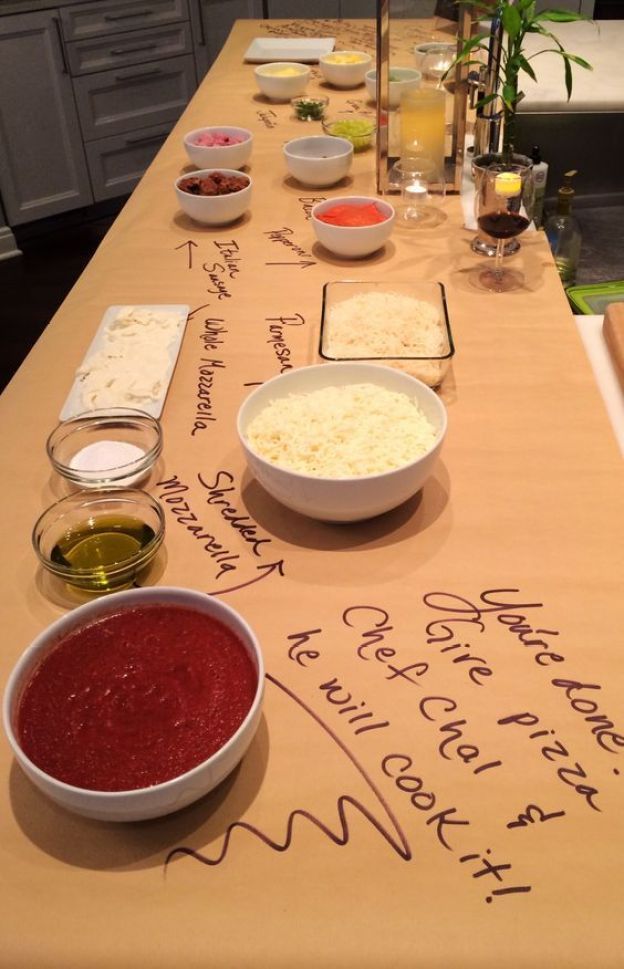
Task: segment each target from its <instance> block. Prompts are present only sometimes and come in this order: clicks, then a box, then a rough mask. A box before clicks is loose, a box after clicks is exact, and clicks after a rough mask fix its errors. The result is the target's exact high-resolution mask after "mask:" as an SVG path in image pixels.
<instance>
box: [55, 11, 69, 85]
mask: <svg viewBox="0 0 624 969" xmlns="http://www.w3.org/2000/svg"><path fill="white" fill-rule="evenodd" d="M52 20H53V21H54V26H55V27H56V35H57V37H58V42H59V47H60V48H61V61H62V62H63V74H69V71H68V69H67V58H66V57H65V46H64V44H63V34H62V33H61V24H60V22H59V19H58V17H52Z"/></svg>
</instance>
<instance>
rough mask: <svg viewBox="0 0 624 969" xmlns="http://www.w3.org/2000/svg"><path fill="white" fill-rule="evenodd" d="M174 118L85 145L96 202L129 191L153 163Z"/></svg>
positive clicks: (125, 193)
mask: <svg viewBox="0 0 624 969" xmlns="http://www.w3.org/2000/svg"><path fill="white" fill-rule="evenodd" d="M172 125H173V122H169V124H165V125H155V126H153V127H151V128H143V129H142V130H141V131H138V132H136V134H133V135H114V136H113V137H112V138H100V139H99V140H98V141H92V142H90V144H88V145H87V146H86V152H87V162H88V164H89V174H90V176H91V186H92V188H93V197H94V198H95V200H96V202H102V201H104V200H105V199H112V198H117V197H118V196H120V195H127V194H129V193H130V192H131V191H132V190H133V189H134V188H135V187H136V185H137V184H138V182H139V180H140V179H141V177H142V175H143V173H144V172H145V170H146V169H147V167H148V166H149V165H150V164H151V163H152V161H153V160H154V157H155V155H156V153H157V152H158V150H159V148H160V146H161V145H162V144H163V142H164V140H165V138H166V137H167V135H168V134H169V132H170V130H171V128H172Z"/></svg>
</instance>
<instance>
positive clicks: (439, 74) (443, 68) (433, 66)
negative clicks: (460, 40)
mask: <svg viewBox="0 0 624 969" xmlns="http://www.w3.org/2000/svg"><path fill="white" fill-rule="evenodd" d="M455 54H456V49H455V45H454V44H429V45H428V49H427V51H426V53H425V55H424V57H423V58H422V61H421V65H420V68H419V70H420V72H421V74H422V83H423V85H425V86H427V85H429V86H430V87H436V88H441V87H442V79H443V78H444V76H445V74H446V72H447V71H448V69H449V67H450V66H451V64H452V63H453V60H454V59H455Z"/></svg>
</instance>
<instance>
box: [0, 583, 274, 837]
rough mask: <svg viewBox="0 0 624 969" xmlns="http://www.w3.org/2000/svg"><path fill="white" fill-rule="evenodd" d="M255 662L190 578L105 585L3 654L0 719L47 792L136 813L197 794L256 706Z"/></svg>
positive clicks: (86, 810) (115, 814)
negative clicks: (5, 671) (14, 657)
mask: <svg viewBox="0 0 624 969" xmlns="http://www.w3.org/2000/svg"><path fill="white" fill-rule="evenodd" d="M263 688H264V664H263V659H262V654H261V651H260V646H259V643H258V640H257V639H256V637H255V635H254V633H253V631H252V630H251V629H250V627H249V626H248V624H247V623H246V621H245V620H244V619H243V617H242V616H241V615H240V614H239V613H238V612H236V611H235V610H234V609H232V608H231V607H230V606H228V605H226V603H224V602H221V601H220V600H219V599H216V598H213V597H212V596H209V595H206V594H205V593H203V592H196V591H193V590H191V589H178V588H167V587H156V586H154V587H151V588H144V589H130V590H127V591H125V592H116V593H113V594H112V595H110V596H106V597H104V598H101V599H96V600H93V601H92V602H88V603H86V604H85V605H82V606H79V607H78V608H77V609H74V610H73V611H72V612H70V613H68V614H67V615H64V616H62V617H61V618H60V619H57V620H56V621H55V622H54V623H52V625H51V626H49V627H48V628H47V629H45V630H44V631H43V632H42V633H41V634H40V635H39V636H37V638H36V639H35V640H34V642H33V643H32V644H31V645H30V646H29V647H28V649H27V650H26V651H25V652H24V653H23V654H22V656H21V658H20V659H19V660H18V662H17V664H16V665H15V667H14V669H13V672H12V673H11V676H10V677H9V681H8V684H7V687H6V691H5V695H4V706H3V719H4V729H5V732H6V734H7V737H8V740H9V743H10V745H11V748H12V750H13V754H14V755H15V759H16V760H17V762H18V764H19V766H20V767H21V768H22V770H23V771H24V773H25V774H26V775H27V777H28V778H30V780H31V781H32V783H33V784H34V785H35V786H36V787H37V788H39V790H41V791H43V793H44V794H46V795H47V796H48V797H49V798H50V799H51V800H52V801H54V802H56V803H57V804H60V805H61V806H62V807H64V808H66V809H67V810H69V811H73V812H75V813H76V814H80V815H82V816H84V817H87V818H93V819H96V820H101V821H142V820H147V819H149V818H156V817H161V816H163V815H166V814H171V813H172V812H174V811H177V810H179V809H180V808H183V807H186V806H187V805H188V804H191V803H192V802H193V801H196V800H198V799H199V798H200V797H203V796H204V795H205V794H207V793H208V792H209V791H211V790H212V789H213V788H214V787H216V786H217V784H219V783H220V782H221V781H222V780H224V778H225V777H227V775H228V774H230V773H231V771H232V770H233V769H234V768H235V767H236V766H237V764H238V763H239V761H240V760H241V758H242V757H243V755H244V754H245V752H246V751H247V749H248V747H249V745H250V743H251V741H252V740H253V737H254V735H255V732H256V729H257V727H258V724H259V722H260V717H261V714H262V697H263Z"/></svg>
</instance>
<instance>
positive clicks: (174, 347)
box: [59, 303, 191, 421]
mask: <svg viewBox="0 0 624 969" xmlns="http://www.w3.org/2000/svg"><path fill="white" fill-rule="evenodd" d="M128 306H131V307H133V308H136V309H141V310H153V311H155V312H159V311H165V312H169V313H173V314H174V315H177V316H178V329H177V332H176V335H175V337H174V339H172V341H171V343H170V344H169V347H168V355H169V360H168V364H167V367H166V370H165V372H164V373H161V374H155V375H154V376H155V377H160V378H161V381H162V391H161V393H160V394H159V396H158V397H157V398H156V399H155V400H153V401H150V402H148V403H142V404H141V405H138V404H137V405H134V406H136V408H137V409H138V410H142V411H144V412H145V413H147V414H151V416H152V417H160V415H161V414H162V410H163V407H164V404H165V397H166V396H167V391H168V389H169V384H170V383H171V377H172V376H173V370H174V367H175V365H176V361H177V359H178V353H179V352H180V346H181V344H182V337H183V336H184V330H185V328H186V322H187V320H188V315H189V312H190V309H191V308H190V306H187V305H184V304H181V303H175V304H172V303H161V304H155V303H151V304H145V303H121V304H119V305H117V306H109V307H108V308H107V309H106V311H105V313H104V315H103V317H102V320H101V322H100V325H99V327H98V328H97V331H96V334H95V336H94V338H93V340H92V341H91V343H90V345H89V349H88V350H87V352H86V353H85V355H84V357H83V363H84V362H86V361H87V360H88V359H89V358H90V357H91V356H92V355H93V354H94V353H97V352H98V351H99V350H102V349H103V348H104V346H105V343H106V337H107V331H108V327H109V326H110V324H111V323H112V322H113V320H115V319H117V316H118V315H119V313H120V311H121V310H124V309H126V307H128ZM80 384H81V381H80V378H79V377H77V378H76V379H75V380H74V383H73V384H72V388H71V390H70V392H69V396H68V397H67V399H66V401H65V403H64V404H63V409H62V410H61V413H60V415H59V418H60V420H62V421H66V420H69V419H70V418H71V417H75V416H76V414H81V413H84V412H85V410H88V408H85V407H84V405H83V404H82V397H81V387H80ZM109 406H113V405H112V404H111V405H109ZM118 406H119V407H132V406H133V405H131V404H129V403H128V401H123V400H121V401H119V404H118Z"/></svg>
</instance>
